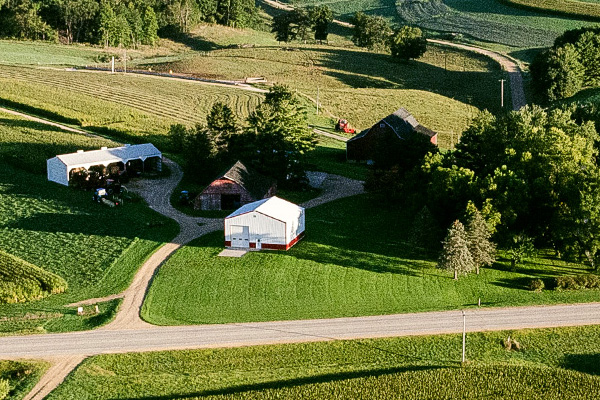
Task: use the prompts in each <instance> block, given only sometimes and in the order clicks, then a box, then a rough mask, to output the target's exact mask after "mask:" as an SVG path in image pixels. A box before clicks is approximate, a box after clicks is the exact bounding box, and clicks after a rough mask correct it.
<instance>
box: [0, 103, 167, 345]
mask: <svg viewBox="0 0 600 400" xmlns="http://www.w3.org/2000/svg"><path fill="white" fill-rule="evenodd" d="M115 144H116V143H114V142H111V141H109V140H105V139H97V138H91V137H88V136H84V135H78V134H73V133H65V132H62V131H59V130H57V129H55V128H52V127H48V126H45V125H42V124H39V123H35V122H32V121H28V120H24V119H20V118H17V117H12V116H8V115H7V114H0V166H1V167H2V174H1V175H0V248H2V250H3V251H5V252H7V253H9V254H11V255H14V256H16V257H18V258H20V259H22V260H24V261H26V262H28V263H31V264H33V265H35V266H37V267H39V268H41V269H43V270H44V271H46V272H48V273H51V274H55V275H58V276H59V277H61V278H62V279H64V280H65V281H66V282H67V284H68V289H67V290H66V291H65V293H63V294H54V295H52V296H49V297H47V298H45V299H43V300H39V301H36V302H33V303H25V304H4V305H0V315H2V316H3V318H1V319H0V333H3V332H14V331H23V332H39V331H42V332H43V331H45V330H46V328H48V330H54V331H56V330H65V329H68V326H67V325H68V324H71V326H72V323H73V324H79V325H80V326H81V325H85V324H82V321H83V320H84V319H85V318H81V319H80V321H76V320H77V316H76V315H75V311H74V310H72V309H66V308H64V305H65V304H67V303H71V302H75V301H79V300H83V299H86V298H90V297H101V296H105V295H110V294H114V293H118V292H120V291H121V290H123V289H125V288H126V287H127V286H128V285H129V282H130V281H131V279H132V277H133V274H134V273H135V271H136V270H137V268H138V267H139V265H140V264H141V263H142V262H143V261H144V259H145V258H146V257H148V255H149V254H150V253H151V252H152V251H153V250H154V249H156V248H157V246H158V245H160V244H161V243H163V242H164V241H167V240H170V239H171V238H172V237H174V236H175V235H176V234H177V230H178V227H177V225H176V224H175V223H174V222H173V221H171V220H169V219H167V218H165V217H162V216H160V215H159V214H157V213H155V212H154V211H152V210H150V209H148V207H147V206H145V205H144V204H142V203H141V202H136V203H134V202H129V203H126V204H125V205H124V206H123V207H120V208H114V209H113V208H109V207H103V206H101V205H100V204H98V203H95V202H92V201H91V197H92V195H91V193H89V192H84V191H78V190H74V189H71V188H67V187H64V186H60V185H58V184H56V183H52V182H48V181H47V179H46V174H45V168H46V157H48V155H55V154H53V153H54V152H55V151H59V152H61V153H64V152H72V151H75V150H77V149H81V148H82V149H90V148H97V147H98V146H100V145H105V146H106V145H108V146H110V145H115ZM116 305H117V303H114V304H107V305H106V307H105V308H104V306H101V309H104V310H105V311H106V312H107V313H110V312H114V308H115V307H116ZM111 309H112V311H110V310H111ZM98 319H99V318H97V319H96V320H98ZM89 327H90V326H88V328H89Z"/></svg>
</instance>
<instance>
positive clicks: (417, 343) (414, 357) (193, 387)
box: [49, 326, 600, 400]
mask: <svg viewBox="0 0 600 400" xmlns="http://www.w3.org/2000/svg"><path fill="white" fill-rule="evenodd" d="M508 336H510V337H511V338H513V339H515V340H517V341H518V342H519V343H520V345H521V349H522V350H521V351H507V350H505V348H504V346H503V345H502V342H503V340H505V339H506V338H507V337H508ZM598 339H600V329H599V328H598V327H595V326H589V327H576V328H556V329H536V330H518V331H504V332H487V333H473V334H471V333H469V334H467V348H466V350H467V353H466V355H467V360H469V362H468V363H467V364H465V365H464V366H461V365H460V357H461V335H441V336H429V337H403V338H387V339H370V340H354V341H350V340H345V341H328V342H317V343H296V344H283V345H273V346H255V347H242V348H235V349H206V350H186V351H169V352H166V351H165V352H149V353H141V354H140V353H137V354H136V353H129V354H107V355H100V356H95V357H91V358H88V359H87V360H85V361H84V362H83V363H82V365H81V366H80V367H79V368H77V370H75V371H74V372H73V374H71V375H70V376H69V377H68V378H67V379H66V380H65V382H64V383H63V384H62V385H61V386H59V387H58V388H57V389H56V390H55V391H54V392H52V394H51V395H50V397H49V399H51V400H59V399H71V398H77V399H82V400H85V399H92V398H93V399H116V398H145V399H149V398H154V399H156V398H177V399H190V400H191V399H198V398H202V399H214V400H217V399H257V400H258V399H307V400H308V399H315V400H317V399H334V398H335V399H350V398H352V399H372V398H376V399H384V400H387V399H390V400H392V399H406V400H409V399H432V400H433V399H484V398H485V399H507V398H523V399H542V398H543V399H552V400H562V399H569V400H579V399H585V400H591V399H594V398H595V397H596V396H597V393H598V391H599V390H600V376H599V375H598V373H599V372H600V371H599V369H598V353H599V352H600V346H599V343H600V340H598Z"/></svg>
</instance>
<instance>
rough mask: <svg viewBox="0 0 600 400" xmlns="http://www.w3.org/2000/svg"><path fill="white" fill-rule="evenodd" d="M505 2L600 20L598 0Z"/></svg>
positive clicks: (513, 0)
mask: <svg viewBox="0 0 600 400" xmlns="http://www.w3.org/2000/svg"><path fill="white" fill-rule="evenodd" d="M502 1H503V2H504V3H506V4H508V5H511V6H514V7H522V8H525V9H531V10H535V11H540V12H544V13H548V14H555V15H562V16H566V17H574V18H581V19H585V20H593V21H596V22H597V21H600V4H599V2H598V1H597V0H584V1H577V0H502Z"/></svg>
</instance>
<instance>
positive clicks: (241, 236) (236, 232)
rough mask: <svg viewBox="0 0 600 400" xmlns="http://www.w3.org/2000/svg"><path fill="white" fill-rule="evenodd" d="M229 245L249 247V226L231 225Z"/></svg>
mask: <svg viewBox="0 0 600 400" xmlns="http://www.w3.org/2000/svg"><path fill="white" fill-rule="evenodd" d="M231 247H250V228H249V227H248V226H242V225H231Z"/></svg>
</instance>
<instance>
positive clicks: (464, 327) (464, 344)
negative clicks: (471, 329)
mask: <svg viewBox="0 0 600 400" xmlns="http://www.w3.org/2000/svg"><path fill="white" fill-rule="evenodd" d="M462 316H463V343H462V345H463V348H462V362H463V364H464V362H465V349H466V345H467V317H466V315H465V310H463V312H462Z"/></svg>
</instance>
